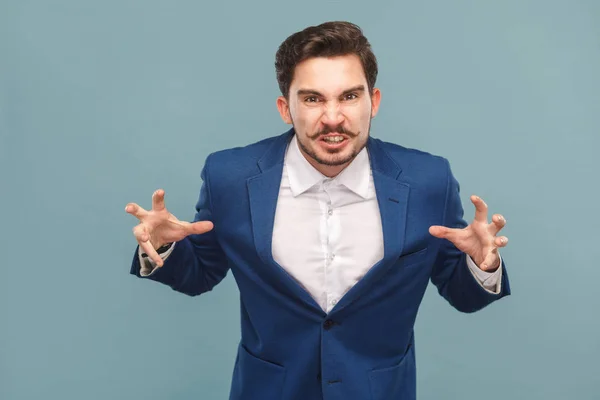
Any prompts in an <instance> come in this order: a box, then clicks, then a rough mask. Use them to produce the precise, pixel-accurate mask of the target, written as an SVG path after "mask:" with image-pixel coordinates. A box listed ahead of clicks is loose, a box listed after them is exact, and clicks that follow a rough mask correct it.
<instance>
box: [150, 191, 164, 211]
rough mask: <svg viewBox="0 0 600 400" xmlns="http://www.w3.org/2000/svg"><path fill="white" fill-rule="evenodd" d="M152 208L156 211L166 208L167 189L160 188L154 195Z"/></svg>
mask: <svg viewBox="0 0 600 400" xmlns="http://www.w3.org/2000/svg"><path fill="white" fill-rule="evenodd" d="M152 209H153V210H154V211H162V210H164V209H165V191H164V190H162V189H158V190H157V191H155V192H154V194H153V195H152Z"/></svg>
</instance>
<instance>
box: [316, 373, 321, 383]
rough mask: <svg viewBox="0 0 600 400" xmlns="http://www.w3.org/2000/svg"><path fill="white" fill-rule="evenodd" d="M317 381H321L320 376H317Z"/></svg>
mask: <svg viewBox="0 0 600 400" xmlns="http://www.w3.org/2000/svg"><path fill="white" fill-rule="evenodd" d="M317 380H318V381H319V382H320V381H321V374H320V373H319V374H317Z"/></svg>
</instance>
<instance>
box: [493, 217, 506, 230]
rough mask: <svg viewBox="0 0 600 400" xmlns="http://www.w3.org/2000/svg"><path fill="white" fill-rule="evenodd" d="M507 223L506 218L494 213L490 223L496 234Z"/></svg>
mask: <svg viewBox="0 0 600 400" xmlns="http://www.w3.org/2000/svg"><path fill="white" fill-rule="evenodd" d="M505 225H506V219H505V218H504V217H503V216H502V215H500V214H494V216H493V217H492V223H491V224H490V232H491V233H492V234H493V235H495V234H497V233H498V232H500V230H501V229H502V228H504V226H505Z"/></svg>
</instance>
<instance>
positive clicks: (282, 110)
mask: <svg viewBox="0 0 600 400" xmlns="http://www.w3.org/2000/svg"><path fill="white" fill-rule="evenodd" d="M277 110H278V111H279V115H281V119H282V120H283V122H285V123H286V124H289V125H291V124H292V116H291V115H290V105H289V103H288V101H287V100H286V98H285V97H283V96H279V97H278V98H277Z"/></svg>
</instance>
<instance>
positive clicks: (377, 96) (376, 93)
mask: <svg viewBox="0 0 600 400" xmlns="http://www.w3.org/2000/svg"><path fill="white" fill-rule="evenodd" d="M380 102H381V91H380V90H379V89H377V88H373V94H372V95H371V118H375V116H376V115H377V112H378V111H379V103H380Z"/></svg>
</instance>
